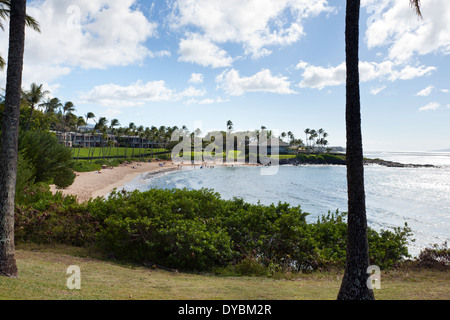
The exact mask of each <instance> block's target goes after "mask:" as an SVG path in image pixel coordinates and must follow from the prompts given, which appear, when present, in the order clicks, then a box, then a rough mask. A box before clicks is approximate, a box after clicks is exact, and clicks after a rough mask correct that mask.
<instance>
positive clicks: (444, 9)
mask: <svg viewBox="0 0 450 320" xmlns="http://www.w3.org/2000/svg"><path fill="white" fill-rule="evenodd" d="M362 5H363V6H365V7H366V8H367V10H368V11H369V12H371V13H372V15H371V16H370V18H369V21H368V28H367V31H366V42H367V45H368V47H369V48H374V47H388V59H390V60H393V61H396V62H397V63H404V62H407V61H409V60H410V59H411V58H412V57H413V56H414V55H415V54H418V55H425V54H429V53H439V54H443V55H448V54H450V24H449V23H448V17H449V16H450V1H448V0H427V1H422V2H421V11H422V15H423V20H422V19H419V18H418V17H417V16H416V15H415V13H414V11H413V10H412V9H411V7H410V6H409V1H392V0H384V1H373V0H366V1H363V2H362Z"/></svg>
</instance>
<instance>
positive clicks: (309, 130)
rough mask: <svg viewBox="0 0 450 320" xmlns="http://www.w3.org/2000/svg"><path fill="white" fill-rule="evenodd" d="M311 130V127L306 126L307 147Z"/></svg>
mask: <svg viewBox="0 0 450 320" xmlns="http://www.w3.org/2000/svg"><path fill="white" fill-rule="evenodd" d="M310 132H311V129H309V128H306V129H305V131H304V133H305V136H306V139H305V141H306V147H308V140H309V138H308V135H309V133H310Z"/></svg>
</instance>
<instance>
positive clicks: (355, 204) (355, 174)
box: [338, 0, 374, 300]
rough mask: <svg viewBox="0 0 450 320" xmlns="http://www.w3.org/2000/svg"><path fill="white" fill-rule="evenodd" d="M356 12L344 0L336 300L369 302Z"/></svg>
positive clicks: (356, 1) (356, 5)
mask: <svg viewBox="0 0 450 320" xmlns="http://www.w3.org/2000/svg"><path fill="white" fill-rule="evenodd" d="M359 11H360V0H347V7H346V17H345V55H346V65H347V80H346V81H347V82H346V83H347V84H346V130H347V161H346V162H347V190H348V191H347V193H348V221H347V223H348V226H347V255H346V265H345V273H344V277H343V280H342V284H341V288H340V290H339V294H338V299H339V300H372V299H374V295H373V291H372V290H371V289H369V288H368V286H367V279H368V274H367V268H368V266H369V246H368V241H367V219H366V205H365V192H364V166H363V149H362V134H361V111H360V109H361V106H360V96H359V68H358V63H359V57H358V45H359V43H358V40H359V39H358V37H359Z"/></svg>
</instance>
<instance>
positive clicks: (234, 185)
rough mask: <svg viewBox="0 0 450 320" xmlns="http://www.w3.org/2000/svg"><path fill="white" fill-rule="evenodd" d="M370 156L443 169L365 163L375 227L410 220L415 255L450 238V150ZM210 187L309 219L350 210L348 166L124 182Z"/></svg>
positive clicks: (180, 174) (194, 172)
mask: <svg viewBox="0 0 450 320" xmlns="http://www.w3.org/2000/svg"><path fill="white" fill-rule="evenodd" d="M365 156H366V157H369V158H381V159H384V160H390V161H396V162H401V163H416V164H433V165H437V166H440V167H438V168H388V167H383V166H379V165H369V166H365V188H366V206H367V219H368V224H369V226H370V227H372V228H374V229H375V230H380V229H385V230H391V229H392V228H394V227H402V226H404V224H405V222H406V223H407V224H408V226H409V227H410V228H411V229H412V231H413V238H414V239H416V241H415V242H413V243H410V245H409V251H410V253H411V254H412V255H413V256H415V255H417V254H418V253H419V252H420V250H421V249H423V248H425V247H427V246H429V245H430V244H434V243H438V244H442V243H443V242H444V241H449V242H450V153H426V152H422V153H418V152H408V153H392V152H371V153H369V152H368V153H367V154H365ZM155 187H156V188H168V189H171V188H190V189H200V188H209V189H214V190H215V191H217V192H219V193H220V194H221V196H222V198H224V199H231V198H233V197H240V198H243V199H244V200H245V201H247V202H251V203H257V202H258V201H260V202H261V203H262V204H271V203H278V202H279V201H281V202H287V203H290V204H291V205H295V206H297V205H300V206H301V208H302V210H303V211H305V212H308V213H310V215H309V216H308V220H309V221H311V222H312V221H316V220H317V217H319V216H321V215H324V214H327V213H328V211H333V212H334V211H336V210H337V209H338V210H339V211H346V209H347V193H346V192H347V188H346V168H345V166H331V165H326V166H325V165H324V166H317V165H306V166H280V167H279V170H278V173H277V174H274V175H261V167H248V166H247V167H215V168H214V169H210V168H206V169H199V167H198V166H197V167H196V169H192V168H186V169H183V170H181V171H176V172H170V173H165V174H162V175H159V176H154V177H152V178H149V179H143V176H141V177H138V178H136V179H135V180H134V181H132V182H130V183H129V184H127V185H126V186H124V188H125V189H127V190H133V189H138V190H141V191H143V190H147V189H149V188H155Z"/></svg>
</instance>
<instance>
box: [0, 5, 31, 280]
mask: <svg viewBox="0 0 450 320" xmlns="http://www.w3.org/2000/svg"><path fill="white" fill-rule="evenodd" d="M6 3H7V1H2V2H0V4H1V9H2V10H3V9H5V6H4V5H5V4H6ZM8 4H9V7H8V9H9V12H8V16H10V18H11V19H10V28H9V52H8V69H7V75H6V94H5V109H4V111H5V112H4V115H3V126H2V128H3V130H2V136H1V145H2V147H1V151H0V239H1V241H0V275H2V276H7V277H11V278H17V276H18V272H17V265H16V260H15V247H14V201H15V195H16V193H15V190H16V179H17V158H18V139H19V117H20V100H21V87H22V70H23V55H24V50H25V21H26V0H17V1H14V2H13V3H9V1H8Z"/></svg>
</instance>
